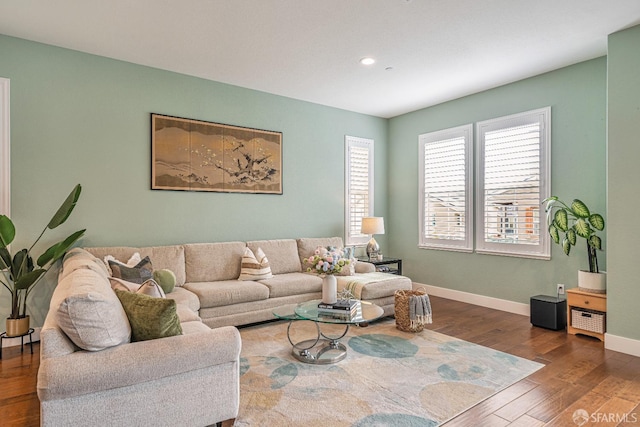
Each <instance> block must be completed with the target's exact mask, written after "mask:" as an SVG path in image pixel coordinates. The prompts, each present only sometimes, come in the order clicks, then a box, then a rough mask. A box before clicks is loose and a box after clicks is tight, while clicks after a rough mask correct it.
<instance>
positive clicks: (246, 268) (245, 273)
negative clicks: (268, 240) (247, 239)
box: [238, 247, 273, 280]
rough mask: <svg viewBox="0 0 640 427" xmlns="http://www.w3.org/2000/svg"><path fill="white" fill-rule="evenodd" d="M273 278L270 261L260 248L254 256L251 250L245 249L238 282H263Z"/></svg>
mask: <svg viewBox="0 0 640 427" xmlns="http://www.w3.org/2000/svg"><path fill="white" fill-rule="evenodd" d="M272 277H273V274H271V267H270V266H269V260H268V259H267V256H266V255H265V254H264V252H263V251H262V249H260V248H258V249H257V250H256V253H255V254H254V253H253V251H252V250H251V249H249V248H248V247H247V248H245V249H244V254H243V255H242V264H241V266H240V277H238V280H262V279H270V278H272Z"/></svg>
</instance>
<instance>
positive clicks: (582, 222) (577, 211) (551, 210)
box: [542, 196, 607, 293]
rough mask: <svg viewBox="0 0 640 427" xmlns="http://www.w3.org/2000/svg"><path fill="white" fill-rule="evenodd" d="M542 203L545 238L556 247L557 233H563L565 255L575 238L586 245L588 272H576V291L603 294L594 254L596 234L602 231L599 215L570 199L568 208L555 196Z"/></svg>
mask: <svg viewBox="0 0 640 427" xmlns="http://www.w3.org/2000/svg"><path fill="white" fill-rule="evenodd" d="M542 203H546V204H547V205H546V208H545V212H546V213H547V224H549V235H551V238H552V239H553V241H554V242H555V243H557V244H560V233H564V238H563V239H562V249H563V251H564V253H565V254H566V255H569V253H570V252H571V247H572V246H575V245H576V244H577V240H578V237H581V238H583V239H585V241H586V244H587V256H588V258H589V271H585V270H579V271H578V287H579V288H582V289H584V290H585V291H588V292H596V293H605V291H606V283H607V282H606V275H605V273H603V272H600V270H599V269H598V251H601V250H602V239H601V238H600V236H598V235H597V232H598V231H603V230H604V218H603V217H602V215H600V214H598V213H593V212H591V211H590V210H589V208H588V207H587V205H585V204H584V203H583V202H582V201H580V200H578V199H574V200H573V202H571V206H569V205H567V204H566V203H565V202H563V201H562V200H560V199H558V197H556V196H552V197H549V198H547V199H545V200H544V201H543V202H542Z"/></svg>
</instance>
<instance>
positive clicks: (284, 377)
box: [235, 319, 543, 427]
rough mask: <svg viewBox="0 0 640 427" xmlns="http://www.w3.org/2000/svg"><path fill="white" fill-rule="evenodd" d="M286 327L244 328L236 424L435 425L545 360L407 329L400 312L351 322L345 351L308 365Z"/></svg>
mask: <svg viewBox="0 0 640 427" xmlns="http://www.w3.org/2000/svg"><path fill="white" fill-rule="evenodd" d="M287 325H288V323H287V322H276V323H269V324H264V325H259V326H252V327H249V328H243V329H241V330H240V333H241V335H242V353H241V356H240V357H241V367H240V412H239V414H238V418H237V419H236V424H235V425H236V426H270V427H273V426H294V425H295V426H323V427H324V426H353V427H361V426H362V427H364V426H367V427H370V426H438V425H440V424H442V423H444V422H445V421H446V420H448V419H450V418H452V417H454V416H455V415H457V414H459V413H460V412H463V411H465V410H466V409H468V408H470V407H472V406H474V405H476V404H477V403H479V402H481V401H482V400H484V399H486V398H487V397H489V396H491V395H493V394H495V393H496V392H498V391H500V390H502V389H504V388H505V387H507V386H509V385H511V384H513V383H515V382H517V381H519V380H520V379H522V378H524V377H526V376H528V375H530V374H531V373H533V372H535V371H537V370H538V369H540V368H541V367H542V366H543V365H541V364H539V363H536V362H532V361H529V360H526V359H522V358H519V357H516V356H512V355H509V354H506V353H503V352H500V351H496V350H492V349H490V348H487V347H483V346H480V345H477V344H472V343H469V342H466V341H462V340H459V339H456V338H452V337H449V336H447V335H443V334H440V333H437V332H433V331H429V330H424V331H422V332H420V333H416V334H412V333H406V332H402V331H399V330H398V329H396V328H395V322H394V320H393V319H386V320H383V321H381V322H377V323H373V324H370V325H369V326H368V327H366V328H359V327H351V328H350V329H349V332H348V334H347V336H346V337H344V338H343V339H342V340H341V342H343V343H344V344H346V345H347V349H348V354H347V357H346V359H344V360H342V361H340V362H338V363H336V364H332V365H311V364H306V363H301V362H299V361H297V360H296V359H295V358H294V357H293V356H292V354H291V345H290V344H289V341H288V340H287ZM343 329H344V328H341V327H340V326H335V325H323V327H322V330H323V332H325V333H327V334H328V335H329V334H331V333H333V334H334V335H332V336H338V335H340V331H341V330H343ZM314 334H315V326H314V324H313V323H312V322H303V321H298V322H295V323H294V324H293V325H292V327H291V336H292V340H293V341H294V342H299V341H302V340H303V339H305V338H309V337H310V336H312V335H314Z"/></svg>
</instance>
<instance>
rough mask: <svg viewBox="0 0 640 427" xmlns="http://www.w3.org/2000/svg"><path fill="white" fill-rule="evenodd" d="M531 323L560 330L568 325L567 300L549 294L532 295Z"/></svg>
mask: <svg viewBox="0 0 640 427" xmlns="http://www.w3.org/2000/svg"><path fill="white" fill-rule="evenodd" d="M530 306H531V324H532V325H533V326H540V327H541V328H547V329H553V330H554V331H559V330H560V329H564V328H565V327H566V326H567V300H565V299H560V298H557V297H551V296H547V295H536V296H535V297H531V301H530Z"/></svg>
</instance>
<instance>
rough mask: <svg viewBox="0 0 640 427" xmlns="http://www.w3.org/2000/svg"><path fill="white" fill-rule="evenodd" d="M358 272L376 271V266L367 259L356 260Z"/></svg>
mask: <svg viewBox="0 0 640 427" xmlns="http://www.w3.org/2000/svg"><path fill="white" fill-rule="evenodd" d="M355 268H356V273H360V274H364V273H373V272H374V271H376V266H375V265H373V264H371V263H370V262H366V261H356V265H355Z"/></svg>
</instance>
